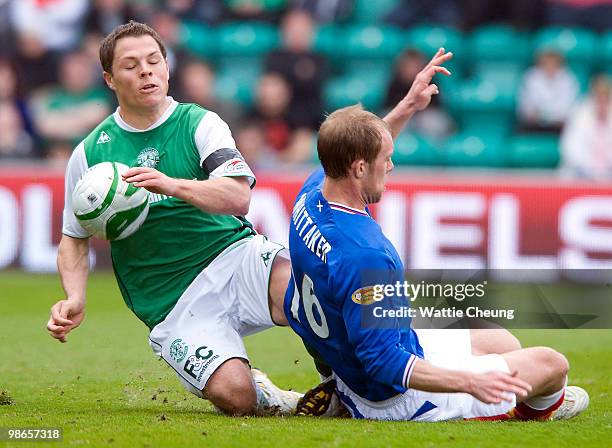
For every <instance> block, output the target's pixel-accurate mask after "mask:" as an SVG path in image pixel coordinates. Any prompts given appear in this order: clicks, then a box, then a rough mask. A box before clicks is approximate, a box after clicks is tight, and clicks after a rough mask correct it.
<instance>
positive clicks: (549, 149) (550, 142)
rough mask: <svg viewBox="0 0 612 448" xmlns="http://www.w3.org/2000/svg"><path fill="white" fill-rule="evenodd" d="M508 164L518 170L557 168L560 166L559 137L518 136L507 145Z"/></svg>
mask: <svg viewBox="0 0 612 448" xmlns="http://www.w3.org/2000/svg"><path fill="white" fill-rule="evenodd" d="M507 147H508V148H509V151H510V152H509V154H508V164H509V166H512V167H517V168H555V167H556V166H557V165H558V164H559V137H558V136H556V135H545V134H544V135H537V134H535V135H534V134H526V135H516V136H514V137H512V138H511V139H510V141H509V142H508V144H507Z"/></svg>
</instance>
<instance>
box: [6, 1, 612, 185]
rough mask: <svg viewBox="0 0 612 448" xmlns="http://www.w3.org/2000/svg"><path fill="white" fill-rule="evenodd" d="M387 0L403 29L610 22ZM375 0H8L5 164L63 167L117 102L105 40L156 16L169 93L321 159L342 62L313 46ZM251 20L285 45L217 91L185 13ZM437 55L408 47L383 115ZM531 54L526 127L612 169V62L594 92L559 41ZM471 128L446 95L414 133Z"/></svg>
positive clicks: (469, 4) (290, 152)
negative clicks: (108, 83) (322, 130)
mask: <svg viewBox="0 0 612 448" xmlns="http://www.w3.org/2000/svg"><path fill="white" fill-rule="evenodd" d="M377 1H378V2H380V3H388V4H389V5H391V6H390V7H389V9H388V11H386V12H385V14H384V15H383V16H381V17H380V23H383V24H387V25H390V26H394V27H398V28H399V29H407V28H410V27H413V26H417V25H419V24H422V23H434V24H437V25H441V26H445V27H450V28H455V29H457V30H460V31H461V32H465V33H469V32H471V31H472V30H474V29H477V28H478V27H480V26H482V25H483V24H488V23H505V24H508V25H510V26H512V27H514V28H516V29H517V30H531V31H533V30H537V29H539V28H540V27H543V26H551V25H559V26H571V27H585V28H589V29H590V30H593V31H594V32H598V33H604V32H606V31H608V30H610V28H612V19H611V18H612V0H504V1H495V2H492V1H489V0H394V1H390V0H368V2H371V3H372V2H373V3H376V2H377ZM368 2H364V1H363V0H164V1H162V0H131V1H129V0H91V1H88V0H0V40H1V42H2V46H1V48H0V163H1V161H2V160H7V159H30V158H38V159H46V160H48V161H49V162H50V163H55V164H59V165H61V164H63V163H65V162H66V160H67V158H68V157H69V156H70V153H71V151H72V149H73V147H74V146H76V144H77V143H78V142H79V141H80V140H81V139H82V138H83V137H84V136H85V135H87V134H88V133H89V132H90V131H91V129H93V127H95V126H96V125H97V124H98V123H99V122H100V121H102V120H103V119H104V117H106V116H107V115H108V114H110V113H112V112H113V111H114V109H115V107H116V104H115V100H114V97H113V96H112V94H111V92H110V91H109V90H108V89H107V88H106V87H105V85H104V84H103V81H102V76H101V68H100V65H99V61H98V45H99V42H100V40H101V39H102V37H103V36H104V35H106V34H107V33H109V32H110V31H112V29H113V28H114V27H115V26H117V25H119V24H121V23H125V22H127V21H128V20H130V19H135V20H139V21H143V22H146V23H149V24H150V25H152V26H153V27H154V28H155V29H156V30H157V31H158V32H159V33H160V34H161V36H162V37H163V39H164V41H165V43H166V44H167V46H168V48H169V64H170V68H171V92H170V94H171V95H172V96H173V97H174V98H175V99H176V100H178V101H182V102H195V103H198V104H200V105H202V106H204V107H206V108H208V109H210V110H213V111H215V112H217V113H218V114H219V115H220V116H221V117H222V118H223V119H224V120H225V121H226V122H228V124H229V125H230V128H231V129H232V131H233V133H234V137H235V139H236V141H237V145H238V148H239V149H240V150H241V152H242V153H243V155H244V156H245V158H246V159H247V161H248V162H249V163H250V164H251V165H252V166H253V167H254V169H256V170H257V169H260V168H266V167H277V166H279V164H303V163H311V162H312V161H314V160H315V157H316V155H315V139H316V131H317V129H318V126H319V124H320V123H321V121H322V119H323V118H324V113H325V112H329V111H326V110H325V109H326V107H325V106H326V105H325V102H324V98H323V97H324V95H323V92H324V88H325V85H326V82H328V81H329V80H330V78H331V77H332V76H333V73H334V70H335V69H336V68H335V67H337V66H338V63H339V62H340V64H342V61H330V60H329V59H330V58H329V56H328V55H325V54H323V53H321V52H318V51H317V50H316V49H315V47H314V46H313V42H314V39H315V36H316V32H317V29H318V28H319V27H323V26H325V25H326V24H342V23H350V22H351V20H353V17H354V14H355V10H356V8H358V7H361V6H363V5H364V4H367V3H368ZM360 5H361V6H360ZM242 21H257V22H264V23H269V24H273V25H275V26H276V27H278V29H279V33H280V44H279V45H278V46H277V47H276V48H273V49H271V50H270V51H269V52H267V54H265V55H264V58H263V64H262V70H261V73H259V74H258V76H257V82H256V84H255V85H254V88H253V91H252V92H248V94H249V95H250V96H251V97H252V101H250V102H244V101H238V100H236V99H234V98H232V97H231V96H230V97H228V96H227V95H219V88H217V87H218V81H219V80H218V79H217V76H218V72H219V68H218V66H217V65H216V63H215V61H211V60H209V59H207V58H206V57H204V56H202V55H201V54H197V52H194V51H190V50H189V48H186V47H185V46H184V45H182V37H181V36H182V31H181V30H182V29H183V28H182V27H183V24H184V23H186V22H189V23H198V24H203V25H205V26H210V27H215V26H218V25H220V24H225V23H233V22H242ZM201 44H204V43H201ZM207 44H208V45H213V46H214V45H216V42H212V43H207ZM451 50H454V49H452V48H451ZM459 50H460V49H458V50H457V51H459ZM429 57H430V55H429V54H423V52H422V51H419V50H418V49H415V48H408V49H405V50H404V51H403V52H401V53H400V54H398V55H397V57H396V59H395V61H394V63H393V65H392V66H391V67H392V68H391V70H392V73H391V74H390V76H389V78H388V83H387V84H386V89H385V90H386V91H385V93H384V101H382V104H381V107H380V108H379V110H375V112H378V113H384V111H385V110H388V108H390V107H392V105H394V104H395V103H396V102H397V101H399V100H400V99H401V98H402V97H403V96H404V95H405V94H406V92H407V91H408V89H409V88H410V85H411V84H412V82H413V80H414V78H415V76H416V74H417V73H418V72H419V71H420V70H421V69H422V68H423V66H424V65H425V64H426V62H427V61H428V59H429ZM532 64H533V65H532V66H531V67H530V68H528V69H527V70H526V71H524V72H523V73H522V75H521V76H522V80H521V81H520V88H519V89H518V92H517V97H516V120H515V121H516V132H523V133H546V134H554V135H557V136H560V145H561V146H560V147H561V159H562V161H561V165H562V166H563V167H564V169H565V170H566V171H567V172H571V173H573V174H575V175H580V176H584V177H597V178H607V179H610V178H612V93H611V82H610V73H612V68H609V69H608V70H607V74H606V73H605V70H604V72H603V73H598V74H597V75H596V76H593V77H592V79H590V80H588V81H587V84H588V86H589V87H588V89H583V90H582V91H581V88H580V82H579V80H578V79H577V78H576V75H575V74H574V73H573V72H572V70H570V69H569V67H568V65H567V63H566V61H565V59H564V57H563V55H562V54H561V53H560V52H557V51H555V49H553V48H546V47H543V48H541V49H539V50H538V51H537V52H536V53H535V57H534V60H533V61H532ZM442 90H443V92H442V95H441V96H442V97H443V95H444V94H445V93H444V89H442ZM585 90H586V91H585ZM442 99H443V98H442ZM459 126H460V124H458V123H457V122H456V117H453V114H452V113H450V112H449V111H448V110H447V108H446V107H445V103H444V101H442V100H441V99H439V98H436V99H435V101H434V103H433V104H432V106H431V107H430V108H429V109H427V110H426V111H424V112H422V113H420V114H418V115H417V116H415V118H414V119H413V120H412V122H411V123H410V126H409V129H408V130H407V132H414V133H417V134H419V135H423V136H425V137H431V138H432V139H437V140H440V139H443V138H445V137H448V136H451V135H453V133H455V132H457V131H458V127H459Z"/></svg>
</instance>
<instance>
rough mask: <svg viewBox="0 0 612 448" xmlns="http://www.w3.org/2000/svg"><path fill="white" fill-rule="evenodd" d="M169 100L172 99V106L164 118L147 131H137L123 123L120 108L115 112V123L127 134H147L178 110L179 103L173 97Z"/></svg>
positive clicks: (167, 109)
mask: <svg viewBox="0 0 612 448" xmlns="http://www.w3.org/2000/svg"><path fill="white" fill-rule="evenodd" d="M167 98H169V99H170V105H169V106H168V107H167V108H166V110H165V111H164V113H163V114H162V116H161V117H159V118H158V119H157V121H156V122H155V123H153V124H152V125H151V126H149V127H148V128H146V129H136V128H135V127H132V126H130V125H129V124H127V123H126V122H125V121H123V118H121V115H120V114H119V108H118V107H117V110H115V113H114V114H113V117H114V118H115V123H117V126H119V127H120V128H121V129H123V130H124V131H127V132H147V131H150V130H152V129H155V128H157V127H159V126H161V125H162V124H164V123H165V122H166V120H167V119H168V118H169V117H170V115H172V112H174V109H176V106H177V105H178V103H177V102H176V101H174V98H172V97H171V96H169V97H167Z"/></svg>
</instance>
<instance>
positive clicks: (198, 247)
mask: <svg viewBox="0 0 612 448" xmlns="http://www.w3.org/2000/svg"><path fill="white" fill-rule="evenodd" d="M101 162H120V163H124V164H126V165H128V166H131V167H134V166H146V167H150V168H155V169H157V170H159V171H161V172H162V173H164V174H166V175H168V176H170V177H174V178H182V179H197V180H206V179H209V178H216V177H221V176H246V177H248V178H249V179H250V181H251V185H253V184H254V181H255V178H254V176H253V173H252V172H251V170H250V169H249V167H248V166H247V165H246V163H245V162H244V161H243V160H242V158H241V156H240V153H239V152H238V151H237V150H236V145H235V142H234V140H233V138H232V136H231V132H230V130H229V128H228V126H227V125H226V124H225V123H224V122H223V121H222V120H221V119H220V118H219V116H218V115H216V114H215V113H214V112H210V111H206V110H205V109H202V108H201V107H199V106H197V105H194V104H180V103H177V102H175V101H173V100H172V103H171V105H170V107H169V108H168V109H167V110H166V112H165V113H164V115H163V116H162V117H160V119H159V120H158V121H157V122H156V123H155V124H153V125H152V126H151V127H150V128H148V129H146V130H144V131H141V130H137V129H134V128H132V127H130V126H129V125H128V124H127V123H125V122H124V121H123V120H122V118H121V116H120V115H119V113H118V111H117V112H115V113H114V114H113V115H111V116H109V117H108V118H107V119H106V120H104V121H103V122H102V123H101V124H100V125H99V126H98V127H96V128H95V129H94V130H93V132H92V133H91V134H89V136H87V137H86V138H85V140H84V141H83V142H81V144H79V146H77V148H76V149H75V151H74V153H73V155H72V157H71V159H70V162H69V164H68V167H67V170H66V192H65V205H64V223H63V230H62V231H63V233H64V234H66V235H69V236H72V237H75V238H86V237H88V236H89V234H88V233H87V231H86V230H85V229H83V228H82V227H81V226H80V225H79V223H78V221H77V220H76V218H75V217H74V215H73V213H72V205H71V195H72V191H73V190H74V186H75V185H76V182H77V181H78V179H79V178H80V176H81V174H82V173H83V172H84V171H85V170H86V169H87V168H88V167H91V166H93V165H95V164H98V163H101ZM149 203H150V208H149V213H148V215H147V218H146V220H145V222H144V224H143V225H142V227H141V228H140V229H139V230H138V231H137V232H136V233H134V234H133V235H131V236H129V237H127V238H125V239H123V240H119V241H112V242H111V258H112V263H113V268H114V271H115V276H116V278H117V282H118V284H119V289H120V290H121V294H122V295H123V299H124V300H125V303H126V304H127V306H128V307H129V308H130V309H131V310H132V311H133V312H134V313H135V314H136V315H137V316H138V318H139V319H141V320H142V321H143V322H144V323H145V324H146V325H147V326H148V327H149V328H153V327H154V326H155V325H157V324H158V323H159V322H161V321H162V320H163V319H164V318H165V317H166V315H167V314H168V313H169V312H170V311H171V310H172V308H173V307H174V305H175V304H176V302H177V301H178V299H179V297H180V296H181V295H182V294H183V292H184V291H185V290H186V289H187V287H188V286H189V285H190V284H191V282H192V281H193V280H194V279H195V278H196V276H197V275H198V274H199V273H200V272H202V270H203V269H204V268H205V267H206V266H207V265H208V264H210V262H211V261H212V260H214V259H215V257H216V256H217V255H219V254H220V253H221V252H222V251H223V250H224V249H225V248H227V247H228V246H230V245H231V244H233V243H235V242H237V241H239V240H241V239H243V238H247V237H250V236H252V235H254V234H255V233H256V232H255V231H254V230H253V228H252V226H251V224H250V223H249V222H248V221H247V220H246V219H245V218H244V217H237V216H230V215H213V214H210V213H206V212H204V211H202V210H200V209H198V208H197V207H195V206H193V205H191V204H189V203H187V202H185V201H183V200H180V199H177V198H174V197H168V196H164V195H160V194H153V193H150V194H149Z"/></svg>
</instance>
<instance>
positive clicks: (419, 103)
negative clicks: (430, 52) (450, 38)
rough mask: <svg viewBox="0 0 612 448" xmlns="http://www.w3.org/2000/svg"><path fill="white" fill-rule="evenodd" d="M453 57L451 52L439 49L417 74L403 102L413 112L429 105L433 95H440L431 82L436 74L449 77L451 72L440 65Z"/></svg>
mask: <svg viewBox="0 0 612 448" xmlns="http://www.w3.org/2000/svg"><path fill="white" fill-rule="evenodd" d="M452 57H453V53H452V52H450V51H449V52H448V53H447V52H446V51H445V50H444V48H440V49H439V50H438V51H437V52H436V54H435V55H434V57H433V58H431V61H429V63H428V64H427V65H426V66H425V67H424V68H423V70H421V71H420V72H419V74H418V75H417V76H416V78H415V79H414V82H413V83H412V86H411V87H410V90H409V91H408V93H407V94H406V96H405V98H404V100H405V101H407V102H408V104H411V105H412V107H413V108H414V111H415V112H416V111H419V110H423V109H425V108H426V107H427V106H429V103H431V97H432V96H433V95H437V94H438V93H440V90H439V89H438V86H437V85H436V84H432V83H431V80H432V79H433V77H434V75H435V74H436V73H442V74H444V75H446V76H450V74H451V72H450V71H449V70H448V69H447V68H446V67H443V66H442V64H444V63H445V62H448V61H449V60H451V59H452Z"/></svg>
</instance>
